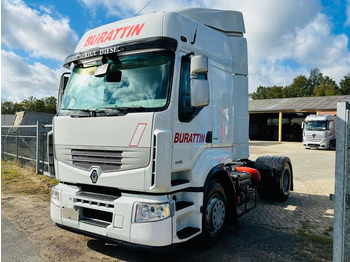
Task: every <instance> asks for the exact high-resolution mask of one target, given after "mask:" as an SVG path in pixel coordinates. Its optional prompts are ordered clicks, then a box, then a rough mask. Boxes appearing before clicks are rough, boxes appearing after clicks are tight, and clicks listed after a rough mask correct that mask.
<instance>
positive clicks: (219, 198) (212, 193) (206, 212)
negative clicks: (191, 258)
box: [200, 180, 228, 248]
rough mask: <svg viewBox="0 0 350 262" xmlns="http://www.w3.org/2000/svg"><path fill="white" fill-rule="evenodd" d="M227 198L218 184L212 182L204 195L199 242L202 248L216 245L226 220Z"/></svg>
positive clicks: (214, 181)
mask: <svg viewBox="0 0 350 262" xmlns="http://www.w3.org/2000/svg"><path fill="white" fill-rule="evenodd" d="M227 208H228V207H227V197H226V193H225V190H224V188H223V187H222V185H221V184H220V182H218V181H216V180H213V181H211V182H210V183H209V186H208V188H207V190H206V192H205V195H204V202H203V215H202V235H201V237H200V241H201V243H202V246H203V247H204V248H209V247H211V246H213V245H215V244H216V243H217V241H218V240H219V238H220V235H221V233H222V230H223V226H224V223H225V221H226V218H227V213H228V209H227Z"/></svg>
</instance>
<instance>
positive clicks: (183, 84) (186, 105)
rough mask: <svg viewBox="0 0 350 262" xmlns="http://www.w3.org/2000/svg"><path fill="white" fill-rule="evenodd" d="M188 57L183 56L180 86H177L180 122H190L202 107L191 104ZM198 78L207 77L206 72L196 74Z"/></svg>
mask: <svg viewBox="0 0 350 262" xmlns="http://www.w3.org/2000/svg"><path fill="white" fill-rule="evenodd" d="M190 64H191V63H190V59H189V57H183V59H182V62H181V75H180V88H179V120H180V122H187V123H188V122H191V121H192V119H194V118H195V117H196V116H197V115H198V113H199V112H200V110H201V109H202V107H193V106H191V75H190ZM197 78H199V79H207V75H206V74H201V75H197Z"/></svg>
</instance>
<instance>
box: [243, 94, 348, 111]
mask: <svg viewBox="0 0 350 262" xmlns="http://www.w3.org/2000/svg"><path fill="white" fill-rule="evenodd" d="M338 102H350V95H346V96H317V97H295V98H277V99H261V100H251V101H249V112H274V111H315V110H336V109H337V103H338Z"/></svg>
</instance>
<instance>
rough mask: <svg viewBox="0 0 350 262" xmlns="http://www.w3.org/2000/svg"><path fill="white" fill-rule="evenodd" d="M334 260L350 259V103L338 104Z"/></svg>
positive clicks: (338, 261) (336, 261)
mask: <svg viewBox="0 0 350 262" xmlns="http://www.w3.org/2000/svg"><path fill="white" fill-rule="evenodd" d="M336 132H337V133H336V137H337V140H336V143H337V144H336V162H335V185H334V196H335V199H334V200H335V202H334V231H333V261H334V262H344V261H348V259H350V224H349V223H350V221H349V220H350V204H349V203H350V195H349V193H350V168H349V165H350V104H349V103H347V102H340V103H338V105H337V130H336Z"/></svg>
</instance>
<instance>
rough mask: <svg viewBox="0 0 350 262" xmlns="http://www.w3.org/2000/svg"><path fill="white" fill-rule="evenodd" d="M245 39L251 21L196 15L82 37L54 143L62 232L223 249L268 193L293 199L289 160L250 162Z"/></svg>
mask: <svg viewBox="0 0 350 262" xmlns="http://www.w3.org/2000/svg"><path fill="white" fill-rule="evenodd" d="M244 33H245V28H244V22H243V16H242V14H241V13H239V12H235V11H221V10H212V9H198V8H190V9H182V10H176V11H168V12H160V13H153V14H149V15H143V16H138V17H133V18H130V19H126V20H122V21H118V22H115V23H111V24H108V25H105V26H102V27H99V28H96V29H93V30H91V31H88V32H87V33H86V34H85V35H84V36H83V37H82V39H81V40H80V42H79V44H78V46H77V48H76V50H75V53H74V54H72V55H70V56H68V57H67V58H66V59H65V62H64V66H65V67H66V68H70V69H71V70H72V72H71V73H70V75H69V74H68V75H69V80H68V78H67V77H68V75H67V74H64V75H62V78H61V83H60V87H59V94H58V106H57V108H58V113H57V115H56V116H55V117H54V120H53V131H52V132H51V133H50V134H49V136H48V140H49V148H48V151H49V162H50V165H51V168H50V170H51V172H52V175H53V176H55V177H56V179H57V180H58V181H59V184H58V185H57V186H55V187H54V188H53V189H52V194H51V218H52V220H53V221H54V222H56V224H57V225H58V226H60V227H62V228H65V229H68V230H71V231H75V232H78V233H81V234H85V235H90V236H93V237H96V238H107V239H108V240H113V241H115V242H117V243H119V244H124V245H132V246H137V247H147V248H159V247H169V246H172V245H176V244H179V243H182V242H185V241H188V240H190V239H192V238H195V237H199V238H200V239H204V240H205V241H204V242H203V243H205V245H211V244H213V243H215V242H216V241H217V239H218V237H219V235H220V233H221V232H222V230H223V228H224V224H225V223H237V220H238V218H239V217H240V216H242V215H243V214H245V213H246V212H248V211H250V210H252V209H253V208H254V207H255V206H256V201H257V192H259V194H260V195H262V196H264V197H269V198H272V199H275V200H279V201H284V200H286V199H287V198H288V196H289V193H290V191H291V190H293V173H292V164H291V161H290V160H289V158H288V157H278V156H264V157H259V158H258V159H257V160H256V161H255V162H253V161H250V160H248V157H249V148H248V146H249V139H248V79H247V74H248V63H247V43H246V39H245V38H244V37H243V34H244Z"/></svg>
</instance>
